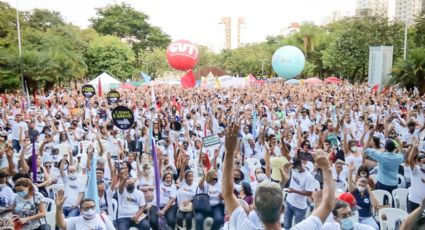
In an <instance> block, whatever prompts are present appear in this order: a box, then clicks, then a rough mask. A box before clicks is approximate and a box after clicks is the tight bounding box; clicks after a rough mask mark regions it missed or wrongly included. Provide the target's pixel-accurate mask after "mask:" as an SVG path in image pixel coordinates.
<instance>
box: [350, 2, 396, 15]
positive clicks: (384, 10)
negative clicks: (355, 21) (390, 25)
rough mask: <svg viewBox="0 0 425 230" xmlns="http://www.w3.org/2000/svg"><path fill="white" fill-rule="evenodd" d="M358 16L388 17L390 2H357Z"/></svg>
mask: <svg viewBox="0 0 425 230" xmlns="http://www.w3.org/2000/svg"><path fill="white" fill-rule="evenodd" d="M356 16H358V17H366V16H384V17H388V0H357V2H356Z"/></svg>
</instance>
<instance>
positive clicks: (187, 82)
mask: <svg viewBox="0 0 425 230" xmlns="http://www.w3.org/2000/svg"><path fill="white" fill-rule="evenodd" d="M180 81H181V85H182V86H183V88H185V89H187V88H193V87H195V75H194V74H193V70H189V72H188V73H187V74H186V75H185V76H184V77H182V78H181V79H180Z"/></svg>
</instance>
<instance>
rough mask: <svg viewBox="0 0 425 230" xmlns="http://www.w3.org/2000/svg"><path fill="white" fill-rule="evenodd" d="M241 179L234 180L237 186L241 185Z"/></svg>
mask: <svg viewBox="0 0 425 230" xmlns="http://www.w3.org/2000/svg"><path fill="white" fill-rule="evenodd" d="M241 180H242V179H241V178H234V181H235V184H239V183H240V182H241Z"/></svg>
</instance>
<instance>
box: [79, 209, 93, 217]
mask: <svg viewBox="0 0 425 230" xmlns="http://www.w3.org/2000/svg"><path fill="white" fill-rule="evenodd" d="M81 216H83V217H84V219H87V220H91V219H93V218H95V217H96V210H94V209H89V210H87V211H82V212H81Z"/></svg>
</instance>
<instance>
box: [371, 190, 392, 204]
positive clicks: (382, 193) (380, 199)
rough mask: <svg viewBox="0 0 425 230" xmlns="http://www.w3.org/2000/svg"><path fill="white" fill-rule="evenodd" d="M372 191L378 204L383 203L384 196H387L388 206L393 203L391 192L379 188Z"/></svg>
mask: <svg viewBox="0 0 425 230" xmlns="http://www.w3.org/2000/svg"><path fill="white" fill-rule="evenodd" d="M372 192H373V194H374V195H375V196H376V199H377V200H378V205H384V198H385V196H387V197H388V204H389V205H390V206H391V204H392V203H393V196H392V195H391V193H389V192H387V191H385V190H381V189H376V190H373V191H372Z"/></svg>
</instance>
